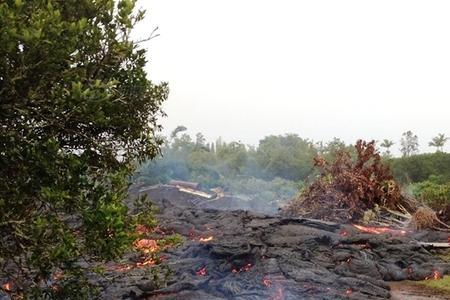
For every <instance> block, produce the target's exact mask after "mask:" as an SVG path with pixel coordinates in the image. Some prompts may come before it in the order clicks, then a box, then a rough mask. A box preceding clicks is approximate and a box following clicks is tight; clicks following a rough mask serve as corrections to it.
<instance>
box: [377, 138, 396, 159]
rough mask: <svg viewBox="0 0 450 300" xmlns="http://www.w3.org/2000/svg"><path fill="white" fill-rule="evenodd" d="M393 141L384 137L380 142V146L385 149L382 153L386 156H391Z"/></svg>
mask: <svg viewBox="0 0 450 300" xmlns="http://www.w3.org/2000/svg"><path fill="white" fill-rule="evenodd" d="M394 144H395V143H394V141H391V140H388V139H384V140H383V142H382V143H381V144H380V147H382V148H384V149H386V150H385V151H384V153H383V155H384V156H386V157H391V150H390V149H391V147H392V146H394Z"/></svg>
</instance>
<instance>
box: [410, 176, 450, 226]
mask: <svg viewBox="0 0 450 300" xmlns="http://www.w3.org/2000/svg"><path fill="white" fill-rule="evenodd" d="M413 195H414V196H415V197H416V198H418V199H421V200H422V201H424V202H425V203H426V204H427V205H429V206H430V207H431V208H433V209H434V210H435V211H437V213H438V216H439V217H440V218H441V219H442V220H443V221H450V181H447V182H445V181H444V180H443V179H442V177H439V176H430V178H429V179H428V180H426V181H423V182H419V183H416V184H414V185H413Z"/></svg>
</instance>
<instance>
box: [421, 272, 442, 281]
mask: <svg viewBox="0 0 450 300" xmlns="http://www.w3.org/2000/svg"><path fill="white" fill-rule="evenodd" d="M441 278H442V275H441V273H440V272H439V271H436V270H434V271H433V273H432V274H431V275H429V276H427V277H425V280H430V279H434V280H438V279H441Z"/></svg>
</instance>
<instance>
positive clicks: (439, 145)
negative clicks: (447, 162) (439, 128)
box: [428, 133, 448, 152]
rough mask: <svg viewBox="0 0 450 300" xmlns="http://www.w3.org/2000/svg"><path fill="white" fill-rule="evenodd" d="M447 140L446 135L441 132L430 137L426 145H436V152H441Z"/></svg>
mask: <svg viewBox="0 0 450 300" xmlns="http://www.w3.org/2000/svg"><path fill="white" fill-rule="evenodd" d="M447 141H448V137H446V136H445V134H443V133H439V134H438V135H437V136H435V137H433V138H432V139H431V142H429V143H428V145H429V146H431V147H436V152H442V149H443V148H444V145H445V143H446V142H447Z"/></svg>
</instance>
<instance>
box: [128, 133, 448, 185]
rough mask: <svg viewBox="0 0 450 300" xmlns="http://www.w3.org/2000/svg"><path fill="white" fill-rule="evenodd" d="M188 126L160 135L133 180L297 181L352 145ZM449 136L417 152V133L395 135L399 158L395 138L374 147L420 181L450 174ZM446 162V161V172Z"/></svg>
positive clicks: (402, 177) (402, 176) (400, 172)
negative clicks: (251, 137)
mask: <svg viewBox="0 0 450 300" xmlns="http://www.w3.org/2000/svg"><path fill="white" fill-rule="evenodd" d="M186 131H187V128H186V127H184V126H178V127H177V128H176V129H175V130H173V131H172V133H171V134H170V136H169V137H166V138H164V144H163V148H162V156H160V157H159V158H157V159H156V160H153V161H149V162H146V163H144V164H143V165H141V166H140V168H139V170H138V172H137V173H136V174H135V176H134V179H135V180H137V181H141V182H144V183H147V184H157V183H164V182H167V181H168V180H170V179H181V180H191V181H198V182H201V183H203V184H204V185H205V186H206V187H213V186H218V185H223V184H224V182H225V181H227V180H229V179H230V178H238V179H239V180H244V179H245V178H256V179H259V180H263V181H267V182H270V181H272V180H274V179H275V178H279V179H282V180H286V181H289V182H294V183H296V184H300V185H301V184H302V183H303V182H304V181H306V180H307V179H308V177H309V176H311V175H313V174H314V168H313V159H314V157H315V156H316V155H321V156H323V157H325V158H326V159H331V158H333V156H334V153H336V152H337V151H339V150H347V151H349V152H353V151H354V149H353V146H352V145H349V144H346V143H345V142H344V141H342V140H341V139H339V138H334V139H332V140H331V141H328V142H314V141H312V140H309V139H304V138H302V137H300V136H299V135H297V134H285V135H270V136H266V137H264V138H263V139H261V140H260V142H259V144H258V146H249V145H245V144H243V143H242V142H236V141H233V142H228V143H227V142H225V141H223V140H222V139H221V138H219V139H217V140H216V141H215V142H212V143H211V142H206V139H205V137H204V136H203V134H202V133H197V134H196V135H195V137H191V136H190V135H189V134H187V133H186ZM447 140H448V138H447V137H446V136H445V135H444V134H439V135H438V136H436V137H435V138H433V139H432V141H431V142H430V145H432V146H435V147H436V153H428V154H417V153H418V146H419V144H418V137H417V135H415V134H414V133H412V132H411V131H407V132H405V133H404V134H403V135H402V138H401V140H400V145H401V148H400V150H401V152H402V156H401V157H397V158H396V157H393V155H392V153H391V148H392V146H393V145H394V142H393V141H391V140H387V139H385V140H383V141H382V142H379V143H378V144H379V149H380V151H381V152H382V153H383V157H384V160H385V161H386V162H387V163H388V164H389V165H390V166H391V167H392V169H393V172H394V174H395V176H396V177H397V179H398V180H399V181H400V182H402V183H408V182H418V181H423V180H425V179H427V178H428V176H430V175H435V174H441V175H442V174H444V176H446V177H447V176H448V178H450V164H448V163H447V159H449V158H450V155H448V154H446V153H444V152H443V146H444V144H445V142H446V141H447ZM446 166H449V167H448V169H449V174H448V175H447V170H446V168H447V167H446Z"/></svg>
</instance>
